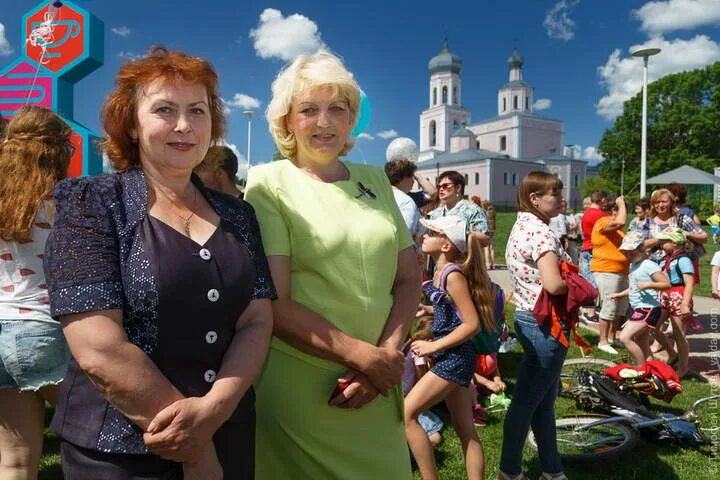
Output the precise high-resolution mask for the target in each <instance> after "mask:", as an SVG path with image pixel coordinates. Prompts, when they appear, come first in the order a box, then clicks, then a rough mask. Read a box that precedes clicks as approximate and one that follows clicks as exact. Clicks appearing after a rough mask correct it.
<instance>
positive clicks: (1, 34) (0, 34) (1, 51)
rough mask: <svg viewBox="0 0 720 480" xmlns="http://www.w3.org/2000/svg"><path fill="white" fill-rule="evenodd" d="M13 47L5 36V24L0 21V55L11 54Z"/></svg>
mask: <svg viewBox="0 0 720 480" xmlns="http://www.w3.org/2000/svg"><path fill="white" fill-rule="evenodd" d="M12 54H13V48H12V47H11V46H10V42H8V41H7V38H5V25H3V24H2V23H0V56H6V55H12Z"/></svg>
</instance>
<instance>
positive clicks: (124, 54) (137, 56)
mask: <svg viewBox="0 0 720 480" xmlns="http://www.w3.org/2000/svg"><path fill="white" fill-rule="evenodd" d="M117 56H118V57H120V58H126V59H128V60H139V59H141V58H145V56H146V54H144V53H135V52H127V51H125V50H121V51H119V52H118V54H117Z"/></svg>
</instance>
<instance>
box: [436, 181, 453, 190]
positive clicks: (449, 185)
mask: <svg viewBox="0 0 720 480" xmlns="http://www.w3.org/2000/svg"><path fill="white" fill-rule="evenodd" d="M454 187H455V184H454V183H441V184H439V185H438V190H450V189H452V188H454Z"/></svg>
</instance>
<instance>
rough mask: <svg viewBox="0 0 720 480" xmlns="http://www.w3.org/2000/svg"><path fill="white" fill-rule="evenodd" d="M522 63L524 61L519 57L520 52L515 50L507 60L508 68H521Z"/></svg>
mask: <svg viewBox="0 0 720 480" xmlns="http://www.w3.org/2000/svg"><path fill="white" fill-rule="evenodd" d="M524 62H525V59H524V58H523V57H522V55H520V52H518V51H517V49H513V53H512V55H510V58H508V66H509V67H510V68H513V67H522V66H523V63H524Z"/></svg>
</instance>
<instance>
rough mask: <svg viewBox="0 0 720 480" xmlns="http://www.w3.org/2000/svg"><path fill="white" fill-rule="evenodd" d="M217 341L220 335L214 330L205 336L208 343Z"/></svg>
mask: <svg viewBox="0 0 720 480" xmlns="http://www.w3.org/2000/svg"><path fill="white" fill-rule="evenodd" d="M217 339H218V334H217V332H216V331H214V330H210V331H209V332H207V333H206V334H205V341H206V342H207V343H215V342H217Z"/></svg>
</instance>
